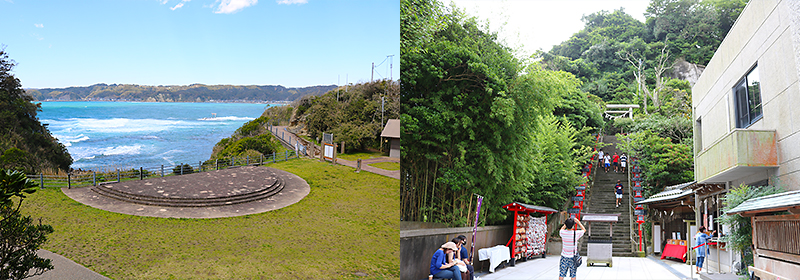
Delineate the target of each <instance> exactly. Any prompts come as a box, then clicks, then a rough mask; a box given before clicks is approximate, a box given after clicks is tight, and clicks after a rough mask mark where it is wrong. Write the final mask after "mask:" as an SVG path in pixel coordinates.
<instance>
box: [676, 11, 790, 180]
mask: <svg viewBox="0 0 800 280" xmlns="http://www.w3.org/2000/svg"><path fill="white" fill-rule="evenodd" d="M799 23H800V1H792V0H762V1H750V3H748V4H747V6H746V7H745V9H744V10H743V11H742V14H741V15H740V16H739V18H738V19H737V21H736V23H735V24H734V26H733V28H732V29H731V31H730V32H729V33H728V35H727V36H726V37H725V40H723V42H722V44H721V45H720V47H719V49H718V50H717V52H716V53H715V54H714V57H713V58H712V59H711V61H710V62H709V64H708V66H707V67H706V69H705V70H704V72H703V74H702V75H701V76H700V78H699V79H698V81H697V83H696V84H695V85H694V87H692V102H693V104H692V107H693V109H694V112H693V113H694V120H695V121H696V120H698V119H700V120H701V123H702V124H701V126H700V128H701V129H697V127H696V132H695V134H694V135H695V138H696V139H695V143H699V144H698V145H697V147H696V150H695V155H698V154H700V153H702V151H704V150H705V149H708V148H710V147H711V146H712V145H714V144H715V143H717V142H718V141H720V140H721V139H723V138H724V137H726V135H729V133H731V132H732V131H733V130H734V129H735V127H736V119H735V112H736V110H735V107H734V105H735V103H734V95H733V87H734V85H735V83H736V82H738V81H739V80H740V79H741V78H742V77H744V75H745V74H747V72H748V71H749V70H750V69H751V68H752V67H753V66H755V65H758V71H759V78H760V81H761V102H762V107H763V118H762V119H761V120H758V121H756V122H755V123H754V124H752V125H751V126H750V127H748V128H746V129H753V130H775V131H776V136H775V138H776V139H777V146H778V147H777V153H778V164H779V167H778V168H774V169H772V170H771V171H769V172H765V173H764V174H763V178H761V177H762V176H755V177H754V176H752V174H743V176H742V178H733V179H731V181H728V182H733V181H744V180H743V179H744V177H745V175H746V176H748V177H750V178H747V179H748V181H747V182H744V183H751V182H755V181H759V180H763V179H769V178H770V177H777V178H778V181H779V182H780V183H781V185H782V186H783V187H784V188H786V189H787V190H798V189H800V110H797V108H800V75H798V73H800V28H799V27H798V26H800V24H799ZM695 125H696V124H695Z"/></svg>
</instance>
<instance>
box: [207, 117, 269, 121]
mask: <svg viewBox="0 0 800 280" xmlns="http://www.w3.org/2000/svg"><path fill="white" fill-rule="evenodd" d="M197 120H198V121H252V120H255V118H248V117H236V116H227V117H216V118H200V119H197Z"/></svg>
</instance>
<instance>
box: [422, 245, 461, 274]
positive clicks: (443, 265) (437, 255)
mask: <svg viewBox="0 0 800 280" xmlns="http://www.w3.org/2000/svg"><path fill="white" fill-rule="evenodd" d="M456 250H458V247H456V244H455V243H453V242H447V243H445V244H442V247H440V248H439V250H436V252H434V253H433V257H432V258H431V276H429V277H428V278H432V277H433V276H435V277H438V278H448V279H453V280H461V271H460V270H458V267H456V264H457V263H456V262H455V261H452V262H449V263H448V262H447V254H449V253H452V252H455V251H456Z"/></svg>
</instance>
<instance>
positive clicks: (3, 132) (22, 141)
mask: <svg viewBox="0 0 800 280" xmlns="http://www.w3.org/2000/svg"><path fill="white" fill-rule="evenodd" d="M15 65H16V63H15V62H14V60H11V59H10V58H9V56H8V54H7V53H6V52H5V50H3V49H0V168H7V169H16V170H21V171H25V172H27V173H35V172H41V171H45V170H46V171H51V170H55V169H60V170H65V171H66V170H69V166H70V165H71V164H72V157H70V155H69V153H68V152H67V148H66V147H64V145H63V144H60V143H58V141H57V140H56V139H55V138H53V136H52V135H50V131H49V130H48V129H47V126H45V125H42V123H40V122H39V118H37V117H36V114H37V113H38V112H39V111H41V104H38V103H36V104H35V103H33V102H32V101H33V99H32V98H31V97H30V96H28V95H26V94H25V91H23V90H22V84H21V83H20V80H19V79H17V78H15V77H14V75H13V74H11V71H12V69H13V68H14V66H15Z"/></svg>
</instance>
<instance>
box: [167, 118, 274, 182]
mask: <svg viewBox="0 0 800 280" xmlns="http://www.w3.org/2000/svg"><path fill="white" fill-rule="evenodd" d="M284 107H285V106H284ZM279 108H281V107H279ZM269 122H270V119H269V118H268V117H265V116H261V117H258V118H256V119H255V120H252V121H249V122H247V123H245V124H244V125H242V126H241V127H239V128H238V129H236V131H235V132H234V133H233V135H231V137H229V138H223V139H222V140H220V141H219V142H217V144H216V145H214V150H213V151H212V153H211V159H210V160H215V159H228V158H230V157H231V156H254V157H258V156H261V155H269V154H272V153H274V152H275V151H277V150H278V148H279V147H280V146H281V144H280V143H279V142H278V139H276V138H275V137H274V136H273V135H272V134H271V133H270V132H269V131H268V130H267V125H268V123H269ZM177 170H178V172H179V173H180V169H177Z"/></svg>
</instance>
